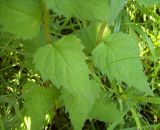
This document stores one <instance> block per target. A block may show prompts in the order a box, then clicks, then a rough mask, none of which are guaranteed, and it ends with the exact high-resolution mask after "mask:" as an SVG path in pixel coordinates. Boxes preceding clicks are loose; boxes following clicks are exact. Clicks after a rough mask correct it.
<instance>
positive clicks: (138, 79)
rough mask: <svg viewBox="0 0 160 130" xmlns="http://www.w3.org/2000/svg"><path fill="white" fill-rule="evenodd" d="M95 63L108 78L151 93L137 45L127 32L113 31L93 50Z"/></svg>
mask: <svg viewBox="0 0 160 130" xmlns="http://www.w3.org/2000/svg"><path fill="white" fill-rule="evenodd" d="M93 60H94V62H95V65H96V66H97V67H98V68H99V69H100V70H101V71H102V73H103V74H106V75H107V76H108V78H109V79H110V80H113V79H116V80H117V81H118V82H121V81H123V82H125V83H127V84H128V85H129V86H130V87H135V88H136V89H138V90H140V91H142V92H146V93H147V94H152V91H151V89H150V87H149V85H148V82H147V79H146V76H145V75H144V73H143V71H142V70H143V66H142V64H141V61H140V58H139V50H138V45H137V44H136V42H135V40H134V39H133V38H132V37H131V36H130V35H127V34H124V33H115V34H113V35H110V36H108V37H107V38H106V40H105V41H104V42H102V43H101V44H99V45H98V46H97V47H96V48H95V50H94V51H93Z"/></svg>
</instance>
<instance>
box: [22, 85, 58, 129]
mask: <svg viewBox="0 0 160 130" xmlns="http://www.w3.org/2000/svg"><path fill="white" fill-rule="evenodd" d="M23 90H24V91H23V94H22V95H23V98H24V110H25V114H24V116H26V117H29V118H30V123H31V124H30V126H31V130H40V129H42V128H43V127H44V125H46V124H47V121H46V114H51V112H53V106H54V101H55V100H56V99H57V98H58V92H57V90H56V89H55V88H53V87H48V88H42V87H40V86H38V85H37V84H35V83H27V84H25V86H24V87H23ZM52 115H53V113H52ZM52 115H50V116H52Z"/></svg>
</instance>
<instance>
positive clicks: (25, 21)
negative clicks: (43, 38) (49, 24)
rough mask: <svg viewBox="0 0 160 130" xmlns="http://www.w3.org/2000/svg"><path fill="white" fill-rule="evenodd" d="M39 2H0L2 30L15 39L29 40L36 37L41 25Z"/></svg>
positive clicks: (26, 0) (35, 0)
mask: <svg viewBox="0 0 160 130" xmlns="http://www.w3.org/2000/svg"><path fill="white" fill-rule="evenodd" d="M41 14H42V8H41V2H40V0H23V1H22V0H7V2H6V0H0V24H2V25H3V30H4V31H6V32H10V33H13V34H15V35H16V36H17V38H23V39H28V38H29V39H30V38H32V37H34V36H36V35H37V33H38V32H39V30H40V25H41Z"/></svg>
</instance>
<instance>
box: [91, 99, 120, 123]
mask: <svg viewBox="0 0 160 130" xmlns="http://www.w3.org/2000/svg"><path fill="white" fill-rule="evenodd" d="M120 116H121V113H120V111H119V110H118V109H117V106H116V104H114V103H113V101H111V100H108V101H102V100H98V101H96V102H95V104H94V105H93V108H92V111H91V112H90V118H92V119H97V120H100V121H104V122H114V121H116V120H117V119H118V118H119V117H120Z"/></svg>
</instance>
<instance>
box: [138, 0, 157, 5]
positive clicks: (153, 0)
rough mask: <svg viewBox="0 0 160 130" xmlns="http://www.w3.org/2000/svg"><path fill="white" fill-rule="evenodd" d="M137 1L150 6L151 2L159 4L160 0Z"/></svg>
mask: <svg viewBox="0 0 160 130" xmlns="http://www.w3.org/2000/svg"><path fill="white" fill-rule="evenodd" d="M138 3H139V4H142V5H144V6H151V5H153V4H160V0H138Z"/></svg>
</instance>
